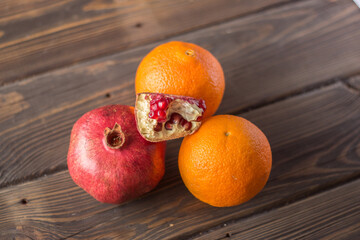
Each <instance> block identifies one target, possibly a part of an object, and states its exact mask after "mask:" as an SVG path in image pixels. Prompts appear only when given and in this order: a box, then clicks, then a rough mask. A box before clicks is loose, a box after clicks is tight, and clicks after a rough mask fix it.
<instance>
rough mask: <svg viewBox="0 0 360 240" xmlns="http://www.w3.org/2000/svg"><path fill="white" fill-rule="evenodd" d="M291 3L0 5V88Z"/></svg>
mask: <svg viewBox="0 0 360 240" xmlns="http://www.w3.org/2000/svg"><path fill="white" fill-rule="evenodd" d="M281 2H287V1H286V0H268V1H261V0H256V1H247V0H230V1H225V2H219V1H216V0H196V1H193V0H170V1H156V0H150V1H147V0H121V1H117V0H60V1H47V0H30V1H29V0H20V1H11V0H1V1H0V33H1V34H0V56H1V58H0V85H1V84H4V83H8V82H11V81H13V80H16V79H21V78H24V77H27V76H30V75H34V74H38V73H41V72H44V71H49V70H51V69H54V68H58V67H61V66H65V65H69V64H72V63H76V62H79V61H83V60H85V59H89V58H94V57H97V56H99V55H105V54H112V53H114V52H116V51H120V50H123V49H127V48H131V47H134V46H138V45H140V44H143V43H147V42H152V41H155V40H159V39H163V38H165V37H168V36H171V35H176V34H179V33H183V32H186V31H190V30H193V29H196V28H199V27H202V26H204V25H209V24H214V23H217V22H221V21H224V20H227V19H231V18H234V17H238V16H241V15H244V14H246V13H249V12H254V11H257V10H259V9H263V8H266V7H269V6H271V5H273V4H277V3H281Z"/></svg>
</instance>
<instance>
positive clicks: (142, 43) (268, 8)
mask: <svg viewBox="0 0 360 240" xmlns="http://www.w3.org/2000/svg"><path fill="white" fill-rule="evenodd" d="M300 1H306V0H285V1H283V2H278V3H274V4H272V5H268V6H264V7H260V8H258V9H255V10H252V11H249V12H246V13H242V14H239V15H236V16H231V17H228V18H224V19H221V20H218V21H216V20H215V21H213V22H210V23H206V24H202V25H199V26H195V27H190V28H189V29H187V30H182V31H181V30H180V31H178V32H176V33H174V34H167V35H165V36H163V37H160V38H157V39H153V40H151V41H146V40H145V41H140V42H139V44H137V45H136V44H135V45H132V46H130V47H128V48H124V49H120V50H117V51H116V50H115V51H111V53H104V54H98V55H97V56H94V57H87V58H84V59H82V60H80V61H76V62H73V63H69V64H64V65H61V66H58V67H54V68H50V69H49V70H45V71H40V72H38V73H34V74H29V75H26V76H24V77H20V78H15V79H13V80H11V81H5V82H2V83H0V89H1V88H2V87H5V86H8V85H13V84H15V83H19V82H22V81H26V80H27V79H30V78H34V77H39V76H41V75H45V74H49V73H52V72H54V71H58V70H62V69H66V68H69V67H72V66H76V65H78V64H84V63H86V62H90V61H92V60H95V59H102V58H108V57H110V56H113V55H116V54H119V53H121V52H126V51H129V50H132V49H134V48H138V47H142V46H145V45H149V44H154V43H156V42H159V41H164V40H166V39H171V38H174V37H178V36H181V35H184V34H187V33H191V32H196V31H199V30H202V29H206V28H210V27H213V26H217V25H221V24H224V23H227V22H231V21H234V20H236V19H241V18H246V17H248V16H251V15H257V14H260V13H262V12H264V11H271V10H273V9H277V8H281V7H285V6H287V5H291V4H296V3H297V2H300Z"/></svg>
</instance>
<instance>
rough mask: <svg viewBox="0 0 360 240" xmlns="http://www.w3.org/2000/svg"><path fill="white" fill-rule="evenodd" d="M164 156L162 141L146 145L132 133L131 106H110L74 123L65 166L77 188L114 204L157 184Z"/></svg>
mask: <svg viewBox="0 0 360 240" xmlns="http://www.w3.org/2000/svg"><path fill="white" fill-rule="evenodd" d="M164 157H165V142H161V143H152V142H148V141H146V140H145V139H144V138H142V137H141V135H140V134H139V132H138V131H137V128H136V122H135V116H134V108H133V107H129V106H123V105H109V106H105V107H101V108H98V109H95V110H92V111H90V112H88V113H86V114H84V115H83V116H82V117H81V118H80V119H79V120H78V121H77V122H76V123H75V124H74V126H73V129H72V132H71V137H70V147H69V152H68V158H67V163H68V168H69V173H70V175H71V177H72V179H73V180H74V182H75V183H76V184H78V185H79V186H80V187H81V188H83V189H84V190H85V191H86V192H88V193H89V194H90V195H92V196H93V197H94V198H95V199H97V200H98V201H100V202H105V203H116V204H118V203H123V202H126V201H128V200H132V199H135V198H137V197H139V196H141V195H142V194H144V193H146V192H149V191H150V190H152V189H153V188H154V187H155V186H156V185H157V184H158V183H159V181H160V180H161V178H162V177H163V175H164V171H165V170H164V169H165V163H164Z"/></svg>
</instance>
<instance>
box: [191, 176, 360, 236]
mask: <svg viewBox="0 0 360 240" xmlns="http://www.w3.org/2000/svg"><path fill="white" fill-rule="evenodd" d="M359 197H360V180H357V181H354V182H351V183H349V184H346V185H343V186H341V187H337V188H335V189H332V190H329V191H326V192H324V193H321V194H318V195H315V196H312V197H309V198H306V199H305V200H302V201H299V202H296V203H294V204H291V205H288V206H285V207H282V208H279V209H275V210H273V211H270V212H268V213H264V214H260V215H256V216H254V217H251V218H249V219H244V220H241V221H239V222H236V223H234V224H231V225H226V226H225V227H223V228H221V229H218V230H214V231H210V232H209V233H207V234H206V233H205V234H201V235H200V236H199V237H195V238H194V239H198V240H200V239H203V240H208V239H249V240H250V239H268V240H271V239H349V240H352V239H357V238H358V237H359V236H360V205H359Z"/></svg>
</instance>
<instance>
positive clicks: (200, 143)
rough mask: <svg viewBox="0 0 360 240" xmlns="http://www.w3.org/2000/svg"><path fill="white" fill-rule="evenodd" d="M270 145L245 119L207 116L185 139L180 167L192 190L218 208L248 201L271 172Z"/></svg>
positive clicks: (195, 194) (257, 191)
mask: <svg viewBox="0 0 360 240" xmlns="http://www.w3.org/2000/svg"><path fill="white" fill-rule="evenodd" d="M271 164H272V156H271V149H270V144H269V142H268V140H267V138H266V136H265V135H264V133H263V132H262V131H261V130H260V129H259V128H257V127H256V126H255V125H254V124H252V123H251V122H249V121H247V120H246V119H244V118H241V117H237V116H231V115H219V116H214V117H211V118H208V119H205V120H204V122H203V123H202V126H201V127H200V129H199V130H198V131H197V132H196V133H194V134H193V135H190V136H187V137H185V138H184V140H183V142H182V144H181V148H180V152H179V170H180V174H181V177H182V179H183V181H184V183H185V185H186V187H187V188H188V189H189V191H190V192H191V193H192V194H193V195H194V196H195V197H196V198H198V199H199V200H201V201H203V202H205V203H208V204H210V205H212V206H216V207H229V206H235V205H238V204H241V203H244V202H246V201H248V200H250V199H251V198H253V197H254V196H255V195H256V194H258V193H259V192H260V191H261V189H262V188H263V187H264V186H265V184H266V182H267V180H268V178H269V175H270V171H271Z"/></svg>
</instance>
